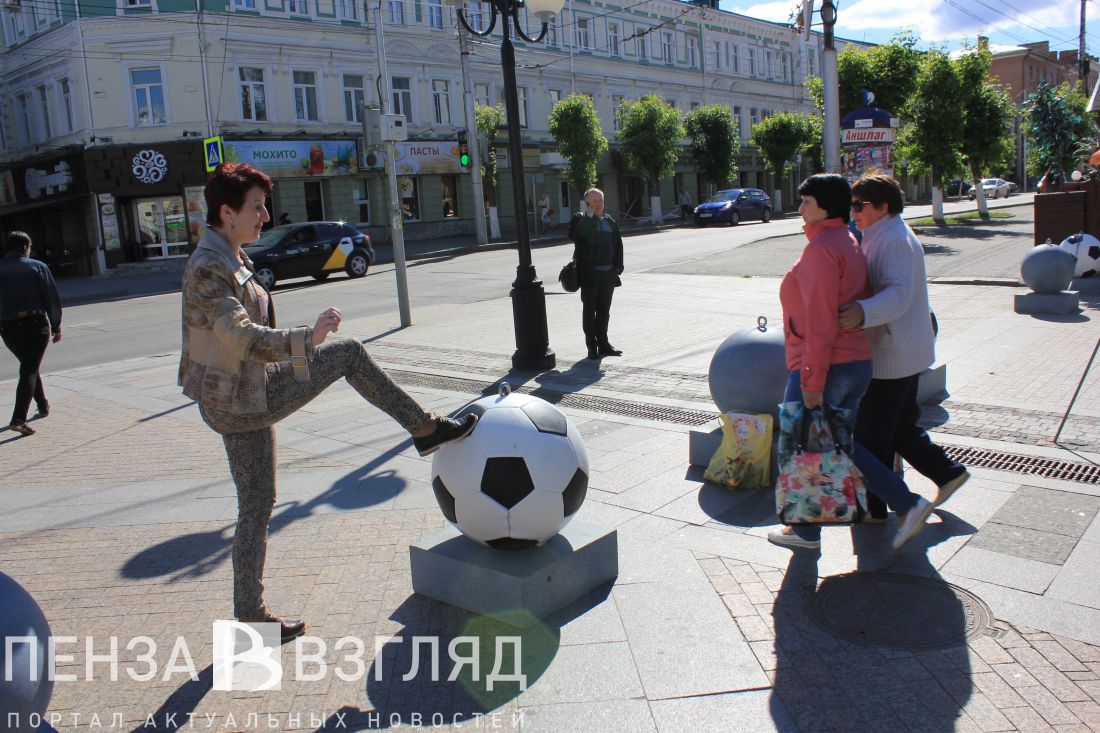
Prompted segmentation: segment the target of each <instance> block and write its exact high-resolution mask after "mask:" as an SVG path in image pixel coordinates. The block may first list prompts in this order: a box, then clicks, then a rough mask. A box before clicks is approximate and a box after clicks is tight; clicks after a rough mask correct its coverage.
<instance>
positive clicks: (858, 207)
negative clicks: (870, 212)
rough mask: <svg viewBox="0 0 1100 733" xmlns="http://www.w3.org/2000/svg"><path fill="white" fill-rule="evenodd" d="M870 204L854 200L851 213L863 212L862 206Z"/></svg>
mask: <svg viewBox="0 0 1100 733" xmlns="http://www.w3.org/2000/svg"><path fill="white" fill-rule="evenodd" d="M870 203H871V202H870V201H860V200H859V199H856V200H855V201H853V202H852V211H854V212H856V213H857V214H858V213H859V212H861V211H863V207H864V206H867V205H868V204H870Z"/></svg>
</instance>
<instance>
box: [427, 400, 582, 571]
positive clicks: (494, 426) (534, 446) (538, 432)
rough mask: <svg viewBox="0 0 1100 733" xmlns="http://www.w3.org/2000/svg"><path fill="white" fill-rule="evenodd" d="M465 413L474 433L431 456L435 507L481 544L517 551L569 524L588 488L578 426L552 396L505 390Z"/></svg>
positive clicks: (445, 446) (531, 545) (463, 412)
mask: <svg viewBox="0 0 1100 733" xmlns="http://www.w3.org/2000/svg"><path fill="white" fill-rule="evenodd" d="M505 386H507V385H505ZM470 412H473V413H476V414H477V415H478V416H479V419H478V423H477V426H476V427H475V428H474V430H473V432H472V433H470V435H469V436H467V437H466V438H463V439H462V440H459V441H456V442H454V443H448V444H447V445H444V446H443V447H441V448H440V449H439V450H438V451H437V452H436V454H435V456H434V457H433V458H432V489H433V490H434V491H435V498H436V501H438V502H439V508H440V509H442V510H443V514H444V516H446V517H447V519H448V520H449V521H450V522H451V523H452V524H454V525H455V526H456V527H458V529H459V530H460V531H461V532H462V533H463V534H465V535H466V536H467V537H469V538H470V539H472V540H475V541H476V542H479V543H481V544H483V545H488V546H489V547H494V548H497V549H505V550H520V549H526V548H530V547H537V546H539V545H542V544H544V543H545V542H546V541H547V540H549V539H551V538H552V537H554V536H555V535H556V534H557V533H558V532H559V531H561V529H562V527H564V526H565V525H566V524H568V523H569V521H570V520H571V519H572V518H573V516H574V515H575V514H576V513H577V510H578V509H580V507H581V504H582V503H583V502H584V496H585V493H586V492H587V490H588V454H587V452H586V451H585V449H584V443H583V441H582V440H581V436H580V432H579V431H578V430H577V427H576V426H575V425H574V424H573V422H572V421H571V420H570V419H569V418H568V417H566V416H565V414H564V413H563V412H561V411H560V410H559V409H558V408H556V407H554V406H553V405H551V404H550V403H549V402H546V401H544V400H541V399H539V398H537V397H532V396H530V395H521V394H514V393H508V392H507V390H504V389H502V394H500V395H494V396H491V397H484V398H482V399H480V400H477V401H476V402H473V403H471V404H470V405H468V406H466V407H465V408H464V409H463V410H462V411H461V412H460V413H459V414H458V415H457V416H456V417H459V418H460V417H461V416H462V415H464V414H467V413H470Z"/></svg>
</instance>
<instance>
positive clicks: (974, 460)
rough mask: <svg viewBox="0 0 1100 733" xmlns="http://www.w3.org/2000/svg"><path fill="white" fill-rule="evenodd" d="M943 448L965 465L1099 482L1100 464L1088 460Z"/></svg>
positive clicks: (1068, 479) (1091, 482) (1086, 482)
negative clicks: (1065, 459)
mask: <svg viewBox="0 0 1100 733" xmlns="http://www.w3.org/2000/svg"><path fill="white" fill-rule="evenodd" d="M943 449H944V452H946V453H947V455H948V456H950V457H951V458H954V459H955V460H956V461H958V462H959V463H964V464H966V465H967V466H975V467H977V468H992V469H995V470H997V471H1012V472H1014V473H1026V474H1030V475H1032V476H1042V477H1044V478H1055V479H1061V480H1062V481H1076V482H1077V483H1079V484H1094V485H1095V484H1100V466H1096V465H1093V464H1091V463H1074V462H1072V461H1060V460H1057V459H1055V458H1040V457H1038V456H1025V455H1021V454H1019V453H1003V452H1001V451H992V450H981V449H980V448H960V447H957V446H951V447H948V446H944V448H943Z"/></svg>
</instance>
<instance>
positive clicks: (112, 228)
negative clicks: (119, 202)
mask: <svg viewBox="0 0 1100 733" xmlns="http://www.w3.org/2000/svg"><path fill="white" fill-rule="evenodd" d="M97 200H98V201H99V220H100V223H101V224H102V226H103V248H104V249H109V250H115V249H121V248H122V240H121V239H119V235H118V211H117V210H116V209H115V206H116V204H115V197H114V196H112V195H111V194H109V193H101V194H99V196H98V197H97Z"/></svg>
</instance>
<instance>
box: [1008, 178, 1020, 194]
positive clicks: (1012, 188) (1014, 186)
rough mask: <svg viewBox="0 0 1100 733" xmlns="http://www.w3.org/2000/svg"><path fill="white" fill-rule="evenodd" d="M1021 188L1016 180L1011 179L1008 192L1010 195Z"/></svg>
mask: <svg viewBox="0 0 1100 733" xmlns="http://www.w3.org/2000/svg"><path fill="white" fill-rule="evenodd" d="M1019 190H1020V187H1019V186H1018V185H1017V184H1016V182H1015V181H1009V182H1008V193H1009V195H1011V194H1014V193H1016V192H1017V191H1019Z"/></svg>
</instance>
